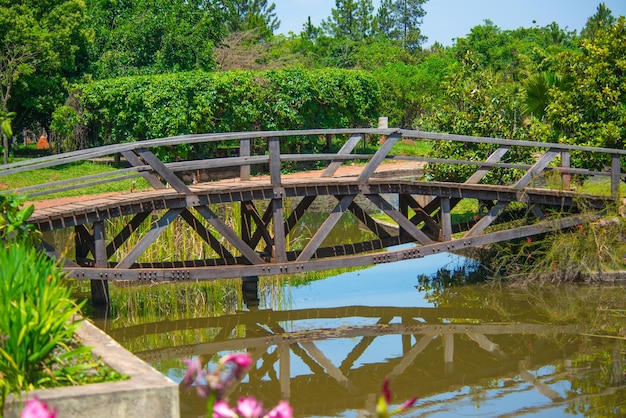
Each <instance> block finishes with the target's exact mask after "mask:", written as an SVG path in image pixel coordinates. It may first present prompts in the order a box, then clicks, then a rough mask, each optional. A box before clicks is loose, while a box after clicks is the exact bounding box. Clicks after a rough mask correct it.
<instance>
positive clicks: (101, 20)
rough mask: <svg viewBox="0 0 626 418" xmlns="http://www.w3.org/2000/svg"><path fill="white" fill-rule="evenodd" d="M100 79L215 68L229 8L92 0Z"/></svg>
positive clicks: (194, 1) (197, 0) (179, 0)
mask: <svg viewBox="0 0 626 418" xmlns="http://www.w3.org/2000/svg"><path fill="white" fill-rule="evenodd" d="M87 4H88V8H89V10H90V13H89V25H90V27H91V28H92V29H93V31H94V35H95V36H94V44H93V48H92V51H91V54H92V57H93V61H92V63H91V64H92V65H91V70H90V71H91V73H92V75H93V76H94V77H95V78H96V79H103V78H112V77H120V76H127V75H137V74H154V73H163V72H174V71H188V70H194V69H205V70H209V69H212V68H213V66H214V65H215V62H214V58H213V46H214V45H216V44H219V43H220V42H221V41H222V39H223V38H224V36H225V27H224V23H223V22H224V12H223V11H222V10H221V9H220V8H219V7H218V6H217V5H215V4H214V3H213V2H206V1H202V0H191V1H187V0H184V1H183V0H176V1H171V0H167V1H166V0H156V1H154V0H140V1H133V2H113V1H109V0H88V1H87Z"/></svg>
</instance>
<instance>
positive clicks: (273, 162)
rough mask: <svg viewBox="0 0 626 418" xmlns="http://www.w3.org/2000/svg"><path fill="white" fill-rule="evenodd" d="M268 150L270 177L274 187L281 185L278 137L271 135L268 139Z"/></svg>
mask: <svg viewBox="0 0 626 418" xmlns="http://www.w3.org/2000/svg"><path fill="white" fill-rule="evenodd" d="M269 142H270V143H269V150H270V178H271V180H272V186H273V187H274V188H277V187H281V185H282V183H281V179H280V139H279V138H278V137H272V138H270V139H269Z"/></svg>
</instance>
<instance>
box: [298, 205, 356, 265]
mask: <svg viewBox="0 0 626 418" xmlns="http://www.w3.org/2000/svg"><path fill="white" fill-rule="evenodd" d="M354 198H355V196H343V197H342V198H341V200H340V201H339V203H337V205H336V206H335V208H334V209H333V211H332V212H331V213H330V214H329V216H328V218H326V220H325V221H324V223H323V224H322V225H321V226H320V227H319V228H318V230H317V231H316V232H315V235H313V237H312V238H311V240H310V241H309V242H308V243H307V245H306V247H305V248H304V250H302V252H301V253H300V255H299V256H298V259H297V260H296V261H298V262H302V261H308V260H310V259H311V257H312V256H313V254H315V251H316V250H317V249H318V248H319V246H320V245H321V244H322V242H323V241H324V239H326V237H327V236H328V234H329V233H330V231H332V229H333V228H334V226H335V225H336V224H337V222H339V219H340V218H341V216H343V214H344V213H345V212H346V210H347V209H348V207H349V206H350V204H351V203H352V201H353V200H354Z"/></svg>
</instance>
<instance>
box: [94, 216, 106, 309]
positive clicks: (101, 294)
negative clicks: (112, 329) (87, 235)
mask: <svg viewBox="0 0 626 418" xmlns="http://www.w3.org/2000/svg"><path fill="white" fill-rule="evenodd" d="M93 242H94V252H95V254H94V258H95V261H96V267H100V268H104V267H107V245H106V240H105V232H104V222H102V221H100V222H94V224H93ZM91 300H92V303H93V304H94V306H108V305H109V282H108V280H92V281H91Z"/></svg>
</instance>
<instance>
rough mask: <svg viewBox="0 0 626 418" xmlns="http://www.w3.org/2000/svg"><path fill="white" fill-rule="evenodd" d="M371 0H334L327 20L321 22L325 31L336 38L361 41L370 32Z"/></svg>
mask: <svg viewBox="0 0 626 418" xmlns="http://www.w3.org/2000/svg"><path fill="white" fill-rule="evenodd" d="M373 11H374V7H373V5H372V0H335V7H334V8H333V9H332V10H331V12H330V13H331V16H330V17H329V18H328V20H324V21H323V22H322V28H323V29H324V31H326V33H328V34H329V35H331V36H334V37H335V38H338V39H347V40H349V41H362V40H363V39H367V38H368V37H369V36H370V34H371V29H372V26H371V22H372V18H373V16H372V12H373Z"/></svg>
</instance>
